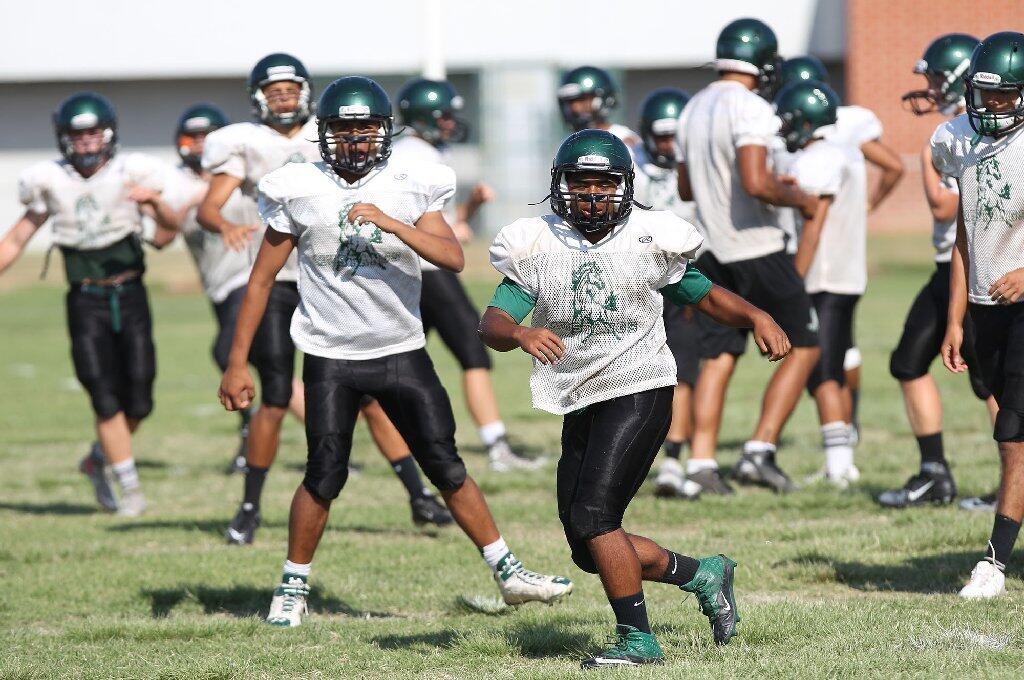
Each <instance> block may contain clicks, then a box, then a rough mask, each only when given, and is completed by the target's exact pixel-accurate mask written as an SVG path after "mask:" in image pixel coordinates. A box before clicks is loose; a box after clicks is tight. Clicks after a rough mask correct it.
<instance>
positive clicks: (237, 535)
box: [228, 527, 245, 541]
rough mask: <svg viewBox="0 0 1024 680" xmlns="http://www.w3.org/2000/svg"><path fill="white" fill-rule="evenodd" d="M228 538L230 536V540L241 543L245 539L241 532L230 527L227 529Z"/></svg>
mask: <svg viewBox="0 0 1024 680" xmlns="http://www.w3.org/2000/svg"><path fill="white" fill-rule="evenodd" d="M228 536H230V537H231V539H232V540H235V541H241V540H244V539H245V534H243V533H242V532H241V531H235V530H234V529H232V528H231V527H228Z"/></svg>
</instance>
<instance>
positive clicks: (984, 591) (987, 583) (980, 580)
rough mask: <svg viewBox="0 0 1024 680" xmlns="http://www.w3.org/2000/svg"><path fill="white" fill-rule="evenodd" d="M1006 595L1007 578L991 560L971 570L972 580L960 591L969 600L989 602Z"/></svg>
mask: <svg viewBox="0 0 1024 680" xmlns="http://www.w3.org/2000/svg"><path fill="white" fill-rule="evenodd" d="M1004 593H1006V576H1005V575H1003V572H1002V571H1001V570H1000V569H999V567H997V566H996V565H995V564H993V563H992V562H991V561H989V560H987V559H986V560H982V561H981V562H978V563H977V564H976V565H974V569H972V570H971V580H970V581H968V582H967V585H965V586H964V587H963V588H962V589H961V590H960V597H962V598H965V599H968V600H988V599H990V598H993V597H999V596H1000V595H1003V594H1004Z"/></svg>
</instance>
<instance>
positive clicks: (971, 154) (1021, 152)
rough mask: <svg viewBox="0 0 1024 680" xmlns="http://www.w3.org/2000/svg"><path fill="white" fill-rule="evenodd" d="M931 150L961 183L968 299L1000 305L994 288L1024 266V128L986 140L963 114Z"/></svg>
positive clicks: (939, 166) (940, 132) (942, 129)
mask: <svg viewBox="0 0 1024 680" xmlns="http://www.w3.org/2000/svg"><path fill="white" fill-rule="evenodd" d="M931 146H932V162H933V163H934V164H935V169H936V170H938V171H939V173H940V174H943V175H949V176H950V177H955V178H957V179H958V180H959V181H960V206H961V209H962V210H963V213H964V227H965V228H966V231H967V254H968V257H969V258H970V273H969V274H968V276H967V280H968V287H967V290H968V296H969V298H970V300H971V302H973V303H975V304H979V305H993V304H996V303H995V302H994V301H993V300H992V299H991V298H990V297H989V294H988V289H989V287H990V286H991V285H992V284H993V283H995V282H996V280H997V279H999V278H1000V277H1002V276H1003V275H1004V274H1006V273H1008V272H1011V271H1013V270H1014V269H1019V268H1021V267H1024V128H1018V129H1017V130H1015V131H1013V132H1011V133H1009V134H1006V135H1003V136H1002V137H999V138H992V137H983V136H981V135H978V134H977V133H975V132H974V129H973V128H972V127H971V124H970V121H969V120H968V119H967V114H963V115H960V116H957V117H956V118H953V119H952V120H950V121H948V122H945V123H943V124H942V125H940V126H939V127H938V128H937V129H936V130H935V134H933V135H932V141H931Z"/></svg>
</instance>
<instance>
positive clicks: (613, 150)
mask: <svg viewBox="0 0 1024 680" xmlns="http://www.w3.org/2000/svg"><path fill="white" fill-rule="evenodd" d="M581 172H594V173H601V174H607V175H610V176H611V177H614V178H615V179H616V181H617V182H618V185H619V188H618V190H617V191H616V192H615V193H614V194H591V193H579V192H571V191H570V190H569V185H568V182H567V176H568V175H572V174H573V173H581ZM549 198H550V200H551V210H552V211H553V212H554V213H555V214H556V215H558V216H559V217H561V218H562V219H563V220H565V221H566V222H568V223H569V224H570V225H572V226H573V228H575V229H576V230H577V231H579V232H581V233H585V234H589V233H594V232H599V231H603V230H605V229H607V228H609V227H614V226H616V225H618V224H622V223H623V222H625V221H626V218H628V217H629V213H630V212H632V210H633V158H632V156H630V154H629V149H628V148H626V145H625V144H624V143H623V142H622V140H621V139H619V138H618V137H616V136H615V135H613V134H612V133H610V132H606V131H604V130H595V129H588V130H581V131H579V132H575V133H573V134H572V135H570V136H569V137H568V138H566V140H565V141H564V142H562V144H561V145H560V146H559V147H558V152H557V153H556V154H555V159H554V161H553V162H552V163H551V193H550V196H549ZM581 202H589V204H590V207H589V214H587V213H585V212H584V211H582V210H580V207H579V204H580V203H581ZM600 204H604V205H605V206H606V207H607V209H606V210H605V211H604V213H603V214H600V215H599V214H598V210H597V209H598V206H599V205H600ZM602 207H604V206H602Z"/></svg>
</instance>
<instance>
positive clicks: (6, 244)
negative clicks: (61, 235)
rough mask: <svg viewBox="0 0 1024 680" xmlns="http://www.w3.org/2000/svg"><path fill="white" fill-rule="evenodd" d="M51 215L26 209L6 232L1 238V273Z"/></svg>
mask: <svg viewBox="0 0 1024 680" xmlns="http://www.w3.org/2000/svg"><path fill="white" fill-rule="evenodd" d="M49 217H50V215H49V213H34V212H31V211H25V214H24V215H22V216H21V219H20V220H18V221H17V222H15V223H14V226H13V227H11V228H10V230H8V232H7V233H6V234H4V237H3V238H2V239H0V274H2V273H3V272H4V270H6V269H7V268H8V267H10V266H11V264H13V263H14V261H15V260H17V259H18V257H20V256H21V253H22V251H24V250H25V246H26V245H27V244H28V242H29V241H30V240H31V239H32V237H33V236H35V233H36V232H37V231H39V227H41V226H43V223H44V222H46V220H47V219H48V218H49Z"/></svg>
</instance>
